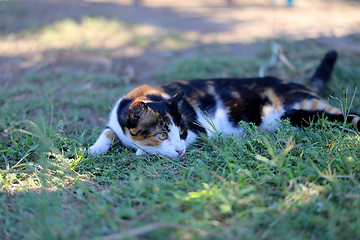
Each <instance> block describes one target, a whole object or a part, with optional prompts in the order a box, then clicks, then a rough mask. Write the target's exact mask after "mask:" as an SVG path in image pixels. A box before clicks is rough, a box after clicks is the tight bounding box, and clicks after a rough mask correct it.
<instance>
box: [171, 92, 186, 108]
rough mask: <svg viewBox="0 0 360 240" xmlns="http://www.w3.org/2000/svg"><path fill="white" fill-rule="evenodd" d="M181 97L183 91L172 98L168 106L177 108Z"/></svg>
mask: <svg viewBox="0 0 360 240" xmlns="http://www.w3.org/2000/svg"><path fill="white" fill-rule="evenodd" d="M183 97H184V91H181V92H179V93H177V94H176V95H175V96H173V97H172V98H170V99H169V100H168V102H169V104H170V106H177V105H178V104H179V102H180V101H181V99H182V98H183Z"/></svg>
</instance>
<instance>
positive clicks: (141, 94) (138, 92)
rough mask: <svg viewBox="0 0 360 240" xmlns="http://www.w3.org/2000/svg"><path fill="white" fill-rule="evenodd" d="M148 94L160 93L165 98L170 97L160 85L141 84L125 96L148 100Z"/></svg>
mask: <svg viewBox="0 0 360 240" xmlns="http://www.w3.org/2000/svg"><path fill="white" fill-rule="evenodd" d="M146 95H160V96H162V97H164V98H170V96H169V95H168V94H166V93H165V92H164V90H163V89H162V88H161V87H160V86H150V85H147V84H145V85H141V86H139V87H137V88H135V89H133V90H132V91H130V92H129V93H128V94H127V95H126V96H125V97H126V98H130V99H133V100H145V101H146V100H147V98H146Z"/></svg>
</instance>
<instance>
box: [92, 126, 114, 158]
mask: <svg viewBox="0 0 360 240" xmlns="http://www.w3.org/2000/svg"><path fill="white" fill-rule="evenodd" d="M108 131H111V130H110V129H105V130H104V131H103V132H102V133H101V134H100V136H99V137H98V139H97V140H96V142H95V143H94V145H92V146H91V147H90V149H89V153H90V155H92V156H94V155H97V154H103V153H105V152H107V150H109V148H110V145H111V141H112V139H109V138H108V137H107V136H106V133H107V132H108Z"/></svg>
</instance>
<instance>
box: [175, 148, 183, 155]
mask: <svg viewBox="0 0 360 240" xmlns="http://www.w3.org/2000/svg"><path fill="white" fill-rule="evenodd" d="M175 151H176V152H177V153H178V154H179V155H180V156H181V154H183V152H184V149H175Z"/></svg>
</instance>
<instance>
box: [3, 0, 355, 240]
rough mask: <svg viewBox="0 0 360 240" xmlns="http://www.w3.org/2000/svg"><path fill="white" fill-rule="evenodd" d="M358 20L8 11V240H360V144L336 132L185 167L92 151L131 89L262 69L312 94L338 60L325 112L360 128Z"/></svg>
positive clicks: (154, 4) (271, 8)
mask: <svg viewBox="0 0 360 240" xmlns="http://www.w3.org/2000/svg"><path fill="white" fill-rule="evenodd" d="M359 10H360V3H359V1H340V0H331V1H325V0H317V1H310V0H302V1H300V0H295V1H294V5H293V6H292V7H288V6H287V5H286V1H285V0H281V1H280V0H277V1H275V0H272V1H270V0H254V1H250V0H237V1H236V0H233V1H225V0H207V1H205V0H203V1H202V0H198V1H180V0H174V1H165V0H152V1H147V0H145V1H136V4H135V3H134V2H133V1H130V0H129V1H125V0H118V1H116V0H113V1H112V0H108V1H103V0H89V1H84V0H78V1H52V0H46V1H45V0H43V1H37V0H35V1H3V2H0V86H1V87H0V116H1V117H0V238H1V239H90V238H91V239H93V238H95V239H104V240H105V239H106V240H108V239H274V238H278V239H326V240H329V239H355V238H357V237H358V236H359V235H360V228H359V226H360V176H359V172H360V161H359V159H360V138H359V134H358V133H357V132H356V131H355V130H354V129H353V128H351V126H348V125H345V124H343V123H330V122H328V121H326V119H321V121H319V122H317V123H312V124H310V127H308V128H300V129H298V130H295V129H293V128H292V127H291V126H290V125H289V123H288V122H286V121H284V122H283V126H284V128H283V129H282V130H280V129H279V131H278V132H276V133H265V132H261V131H259V129H257V128H256V127H255V126H253V125H251V124H246V123H242V122H241V123H239V124H240V125H242V126H243V127H244V128H245V129H246V131H245V132H246V135H245V136H244V138H243V139H242V140H241V141H239V139H236V138H232V137H224V136H222V135H221V133H217V134H216V137H214V138H212V139H207V138H206V137H201V138H200V139H199V141H198V143H197V144H195V145H193V146H191V147H189V149H188V151H187V153H186V154H185V156H183V157H181V158H180V159H168V158H166V157H162V156H148V155H145V156H136V155H135V153H134V152H132V151H131V150H129V149H125V148H123V147H121V146H115V147H113V148H112V149H111V151H109V152H108V153H107V154H105V155H102V156H96V157H91V156H89V155H88V154H87V148H88V147H89V145H90V144H92V143H93V142H94V141H95V140H96V137H97V136H98V134H99V133H100V132H101V130H102V128H103V126H104V125H105V124H106V118H107V114H108V112H109V110H110V109H111V107H112V105H113V104H114V103H115V101H116V100H117V99H118V98H119V97H120V96H121V95H122V94H124V93H126V92H127V91H129V90H130V89H132V88H133V87H135V86H137V85H140V84H142V83H148V84H159V83H164V82H170V81H173V80H175V79H192V78H210V77H232V76H236V77H254V76H258V75H259V70H260V69H264V70H265V74H266V75H275V76H278V77H281V78H283V79H286V80H290V81H296V82H300V83H306V79H307V78H308V77H309V76H311V74H312V73H313V71H314V69H315V68H316V66H317V64H318V62H319V60H320V59H321V57H322V56H323V55H324V53H325V52H326V51H328V50H329V49H336V50H337V51H338V52H339V59H338V62H337V65H336V67H335V70H334V73H333V75H332V77H331V80H330V82H329V84H328V88H327V90H326V93H325V95H324V97H325V98H326V99H328V100H329V101H330V103H331V104H334V105H336V106H339V107H342V108H343V109H344V112H346V113H347V112H348V110H349V108H350V107H351V110H352V111H354V112H360V98H359V97H358V93H356V92H357V87H358V85H359V76H360V68H359V55H360V48H359V46H360V45H359V43H360V17H359V14H358V13H359ZM274 48H277V49H278V51H277V52H278V53H279V55H278V61H277V62H276V64H274V65H273V66H269V65H268V62H269V60H270V56H271V55H272V53H273V49H274ZM264 67H265V68H264Z"/></svg>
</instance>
